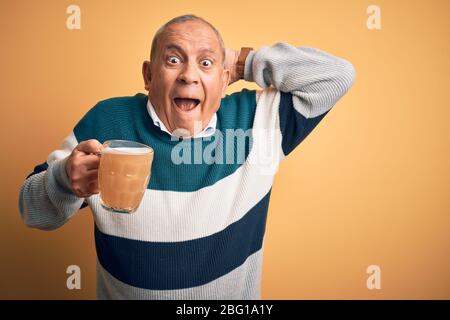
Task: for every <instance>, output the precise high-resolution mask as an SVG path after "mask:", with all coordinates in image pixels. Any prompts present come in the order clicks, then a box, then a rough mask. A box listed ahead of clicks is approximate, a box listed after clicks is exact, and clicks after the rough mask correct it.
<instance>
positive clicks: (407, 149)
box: [0, 0, 450, 299]
mask: <svg viewBox="0 0 450 320" xmlns="http://www.w3.org/2000/svg"><path fill="white" fill-rule="evenodd" d="M0 3H1V4H0V34H1V60H0V70H1V76H0V92H1V93H0V94H1V95H0V101H1V119H2V121H1V126H0V130H1V132H0V136H1V157H0V161H1V164H0V168H1V169H0V170H1V172H0V177H1V180H0V187H1V190H0V194H1V202H0V204H1V211H0V228H1V229H0V232H1V233H0V236H1V241H0V246H1V251H0V256H1V258H0V259H1V263H0V298H4V299H5V298H25V299H28V298H39V299H48V298H60V299H80V298H88V299H91V298H95V248H94V241H93V221H92V216H91V213H90V211H89V209H83V210H81V211H80V212H78V214H77V215H76V216H75V217H74V218H73V219H72V220H71V221H69V222H68V223H67V224H66V225H64V226H63V227H62V228H60V229H58V230H56V231H52V232H44V231H40V230H32V229H27V228H26V227H25V226H24V224H23V223H22V221H21V219H20V216H19V211H18V207H17V201H18V192H19V188H20V186H21V184H22V182H23V181H24V179H25V177H26V176H27V175H28V174H29V173H30V172H31V171H32V169H33V167H34V166H35V165H36V164H39V163H42V162H44V161H45V159H46V158H47V155H48V154H49V153H50V152H51V151H53V150H54V149H56V148H59V147H60V144H61V142H62V140H63V138H64V137H65V136H66V135H68V134H69V133H70V131H71V130H72V128H73V126H74V125H75V123H76V122H77V121H78V120H79V119H80V118H81V117H82V116H83V115H84V113H85V112H86V111H87V110H88V109H89V108H91V107H92V106H93V105H94V104H95V103H96V102H97V101H99V100H102V99H105V98H109V97H114V96H124V95H133V94H135V93H136V92H144V88H143V82H142V80H141V63H142V61H143V60H145V59H147V58H148V55H149V51H150V44H151V39H152V37H153V35H154V32H155V31H156V30H157V28H158V27H159V26H160V25H162V24H163V23H164V22H166V21H167V20H169V19H170V18H172V17H174V16H177V15H180V14H186V13H194V14H197V15H199V16H202V17H204V18H206V19H207V20H209V21H210V22H211V23H213V24H214V25H215V26H216V27H217V28H218V29H219V30H220V31H221V33H222V36H223V38H224V40H225V44H226V46H227V47H230V48H233V49H239V48H240V47H241V46H253V47H254V48H258V47H261V46H264V45H272V44H274V43H275V42H278V41H287V42H289V43H291V44H293V45H296V46H311V47H317V48H320V49H322V50H325V51H327V52H330V53H332V54H334V55H337V56H341V57H344V58H346V59H347V60H349V61H351V62H352V63H353V64H354V66H355V68H356V81H355V83H354V86H353V88H352V89H351V90H350V91H349V93H348V94H347V95H346V96H344V97H343V98H342V99H341V100H340V101H339V102H338V103H337V105H336V106H335V108H334V109H333V110H332V111H331V112H330V113H329V114H328V115H327V117H326V118H325V120H324V121H323V122H322V123H321V124H319V126H318V127H317V128H316V130H315V131H313V133H311V135H310V136H309V137H308V138H307V139H306V140H305V141H304V142H303V143H302V144H301V146H300V147H299V148H297V149H296V150H295V152H293V153H292V154H291V155H290V156H289V157H288V158H287V159H286V160H285V161H284V163H282V165H281V167H280V170H279V172H278V175H277V177H276V179H275V184H274V188H273V194H272V200H271V204H270V209H269V218H268V223H267V229H266V238H265V249H264V252H265V255H264V267H263V268H264V269H263V282H262V298H264V299H316V298H322V299H330V298H337V299H348V298H360V299H380V298H386V299H391V298H393V299H399V298H406V299H412V298H419V299H420V298H425V299H429V298H438V299H444V298H445V299H449V298H450V253H449V249H450V247H449V245H450V232H449V230H450V216H449V213H450V200H449V191H450V188H449V182H450V169H449V163H450V159H449V158H450V152H449V151H450V150H449V146H450V143H449V142H450V129H449V125H448V123H449V115H450V111H449V110H450V103H449V102H450V101H449V89H450V88H449V85H448V78H447V77H448V76H449V74H450V72H449V71H450V70H449V67H450V63H449V56H450V52H449V30H450V19H449V15H450V2H449V1H445V0H442V1H437V0H434V1H431V0H427V1H406V0H403V1H399V0H396V1H387V0H377V1H375V2H372V1H362V0H360V1H358V0H353V1H350V0H347V1H324V0H314V1H310V0H308V1H298V0H295V1H286V0H277V1H273V2H269V1H267V2H266V1H242V0H239V1H221V2H219V1H148V0H142V1H134V0H128V1H92V0H89V1H87V0H77V1H23V0H21V1H17V0H9V1H5V0H1V2H0ZM70 4H77V5H79V6H80V8H81V30H73V31H71V30H68V29H67V28H66V19H67V17H68V14H67V13H66V8H67V7H68V6H69V5H70ZM370 4H377V5H379V6H380V8H381V13H382V21H381V23H382V29H381V30H369V29H368V28H367V27H366V20H367V17H368V15H367V14H366V8H367V7H368V5H370ZM243 87H248V88H252V89H256V88H257V86H256V85H255V84H252V83H246V82H242V81H240V82H239V83H236V84H234V85H232V86H230V87H229V92H230V93H231V92H233V91H236V90H240V89H241V88H243ZM71 264H76V265H79V266H80V267H81V270H82V280H81V285H82V289H81V290H73V291H70V290H68V289H67V288H66V278H67V276H68V275H67V274H66V268H67V266H69V265H71ZM372 264H375V265H379V266H380V268H381V286H382V288H381V290H368V289H367V287H366V280H367V277H368V276H369V275H368V274H366V268H367V267H368V266H369V265H372Z"/></svg>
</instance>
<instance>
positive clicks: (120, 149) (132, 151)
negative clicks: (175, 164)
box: [102, 147, 152, 155]
mask: <svg viewBox="0 0 450 320" xmlns="http://www.w3.org/2000/svg"><path fill="white" fill-rule="evenodd" d="M151 152H152V149H149V148H127V147H118V148H111V147H106V148H105V149H103V152H102V153H115V154H128V155H133V154H145V153H151Z"/></svg>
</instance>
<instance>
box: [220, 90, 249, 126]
mask: <svg viewBox="0 0 450 320" xmlns="http://www.w3.org/2000/svg"><path fill="white" fill-rule="evenodd" d="M255 110H256V90H249V89H245V88H244V89H242V90H241V91H238V92H233V93H232V94H227V95H226V96H225V97H224V98H222V101H221V103H220V108H219V110H218V111H217V116H218V118H219V121H220V122H221V126H223V127H224V128H236V127H239V128H243V129H244V128H250V127H251V126H252V123H253V118H254V116H255Z"/></svg>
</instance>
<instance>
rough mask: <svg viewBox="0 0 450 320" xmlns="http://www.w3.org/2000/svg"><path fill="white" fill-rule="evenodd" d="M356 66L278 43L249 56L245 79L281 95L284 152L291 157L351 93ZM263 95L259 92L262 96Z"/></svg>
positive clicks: (322, 54) (304, 49) (315, 51)
mask: <svg viewBox="0 0 450 320" xmlns="http://www.w3.org/2000/svg"><path fill="white" fill-rule="evenodd" d="M354 78H355V69H354V67H353V65H352V64H351V63H350V62H348V61H347V60H344V59H342V58H339V57H336V56H333V55H331V54H329V53H326V52H324V51H322V50H319V49H315V48H308V47H298V48H297V47H294V46H292V45H290V44H288V43H285V42H278V43H276V44H275V45H273V46H272V47H262V48H260V49H258V50H256V51H252V52H250V53H249V54H248V56H247V58H246V61H245V69H244V79H245V80H247V81H254V82H256V83H257V84H258V85H259V86H260V87H262V88H263V89H266V88H269V87H270V86H273V87H274V88H275V89H276V90H278V91H280V98H279V100H277V101H279V103H277V106H275V107H277V108H278V116H279V128H280V131H281V135H282V141H281V143H282V150H283V153H284V155H287V154H289V153H290V152H291V151H292V150H293V149H294V148H295V147H296V146H297V145H299V144H300V143H301V142H302V141H303V140H304V139H305V138H306V136H307V135H308V134H309V133H310V132H311V131H312V130H313V129H314V127H316V126H317V124H318V123H319V122H320V121H321V120H322V119H323V118H324V116H325V115H326V114H327V113H328V112H329V110H330V109H331V108H332V107H333V106H334V105H335V104H336V102H337V101H338V100H339V99H340V98H341V97H342V96H343V95H344V94H345V93H346V92H347V91H348V90H349V89H350V87H351V86H352V84H353V81H354ZM260 93H261V92H258V95H260Z"/></svg>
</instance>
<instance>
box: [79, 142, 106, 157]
mask: <svg viewBox="0 0 450 320" xmlns="http://www.w3.org/2000/svg"><path fill="white" fill-rule="evenodd" d="M75 149H76V150H77V151H81V152H83V153H84V154H91V153H100V152H102V150H103V145H102V144H101V143H100V142H99V141H98V140H96V139H90V140H86V141H82V142H80V143H79V144H78V145H77V146H76V147H75Z"/></svg>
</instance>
